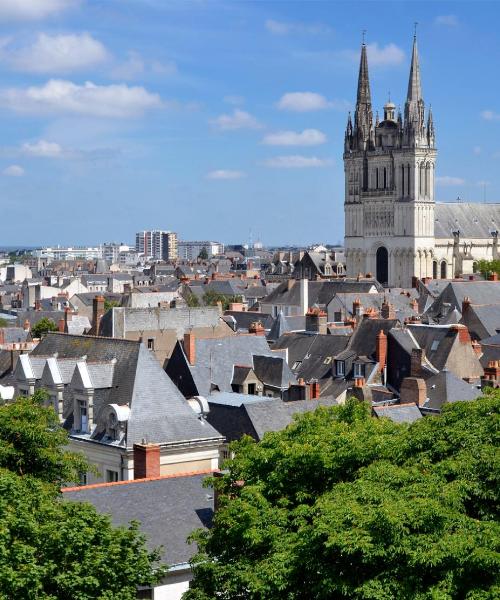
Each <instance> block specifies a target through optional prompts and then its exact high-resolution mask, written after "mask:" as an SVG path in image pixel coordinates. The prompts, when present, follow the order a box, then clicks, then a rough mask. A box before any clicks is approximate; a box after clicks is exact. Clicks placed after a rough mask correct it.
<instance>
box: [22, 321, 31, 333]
mask: <svg viewBox="0 0 500 600" xmlns="http://www.w3.org/2000/svg"><path fill="white" fill-rule="evenodd" d="M23 329H24V331H29V330H30V329H31V323H30V321H29V319H25V321H24V325H23Z"/></svg>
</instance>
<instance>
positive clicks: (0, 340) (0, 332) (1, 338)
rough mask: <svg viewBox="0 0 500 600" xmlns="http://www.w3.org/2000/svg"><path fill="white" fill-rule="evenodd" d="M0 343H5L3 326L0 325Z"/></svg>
mask: <svg viewBox="0 0 500 600" xmlns="http://www.w3.org/2000/svg"><path fill="white" fill-rule="evenodd" d="M0 344H5V333H4V330H3V327H0Z"/></svg>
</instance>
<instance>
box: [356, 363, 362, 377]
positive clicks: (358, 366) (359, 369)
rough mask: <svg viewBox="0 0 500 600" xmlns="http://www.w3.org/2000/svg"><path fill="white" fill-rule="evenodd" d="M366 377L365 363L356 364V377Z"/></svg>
mask: <svg viewBox="0 0 500 600" xmlns="http://www.w3.org/2000/svg"><path fill="white" fill-rule="evenodd" d="M364 376H365V365H364V364H363V363H354V377H364Z"/></svg>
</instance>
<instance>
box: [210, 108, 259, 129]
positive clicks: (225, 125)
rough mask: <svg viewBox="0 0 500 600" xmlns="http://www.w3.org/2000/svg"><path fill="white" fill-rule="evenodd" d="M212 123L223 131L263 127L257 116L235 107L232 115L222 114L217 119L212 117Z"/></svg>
mask: <svg viewBox="0 0 500 600" xmlns="http://www.w3.org/2000/svg"><path fill="white" fill-rule="evenodd" d="M210 123H211V124H212V125H213V126H214V127H216V128H217V129H220V130H222V131H234V130H236V129H261V128H262V125H261V124H260V123H259V121H258V120H257V119H256V118H255V117H253V116H252V115H251V114H249V113H247V112H245V111H244V110H240V109H239V108H235V109H234V110H233V112H232V114H230V115H220V116H219V117H217V118H216V119H212V120H211V121H210Z"/></svg>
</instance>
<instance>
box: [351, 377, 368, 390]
mask: <svg viewBox="0 0 500 600" xmlns="http://www.w3.org/2000/svg"><path fill="white" fill-rule="evenodd" d="M364 385H365V378H364V377H356V378H355V379H354V387H356V388H362V387H363V386H364Z"/></svg>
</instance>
